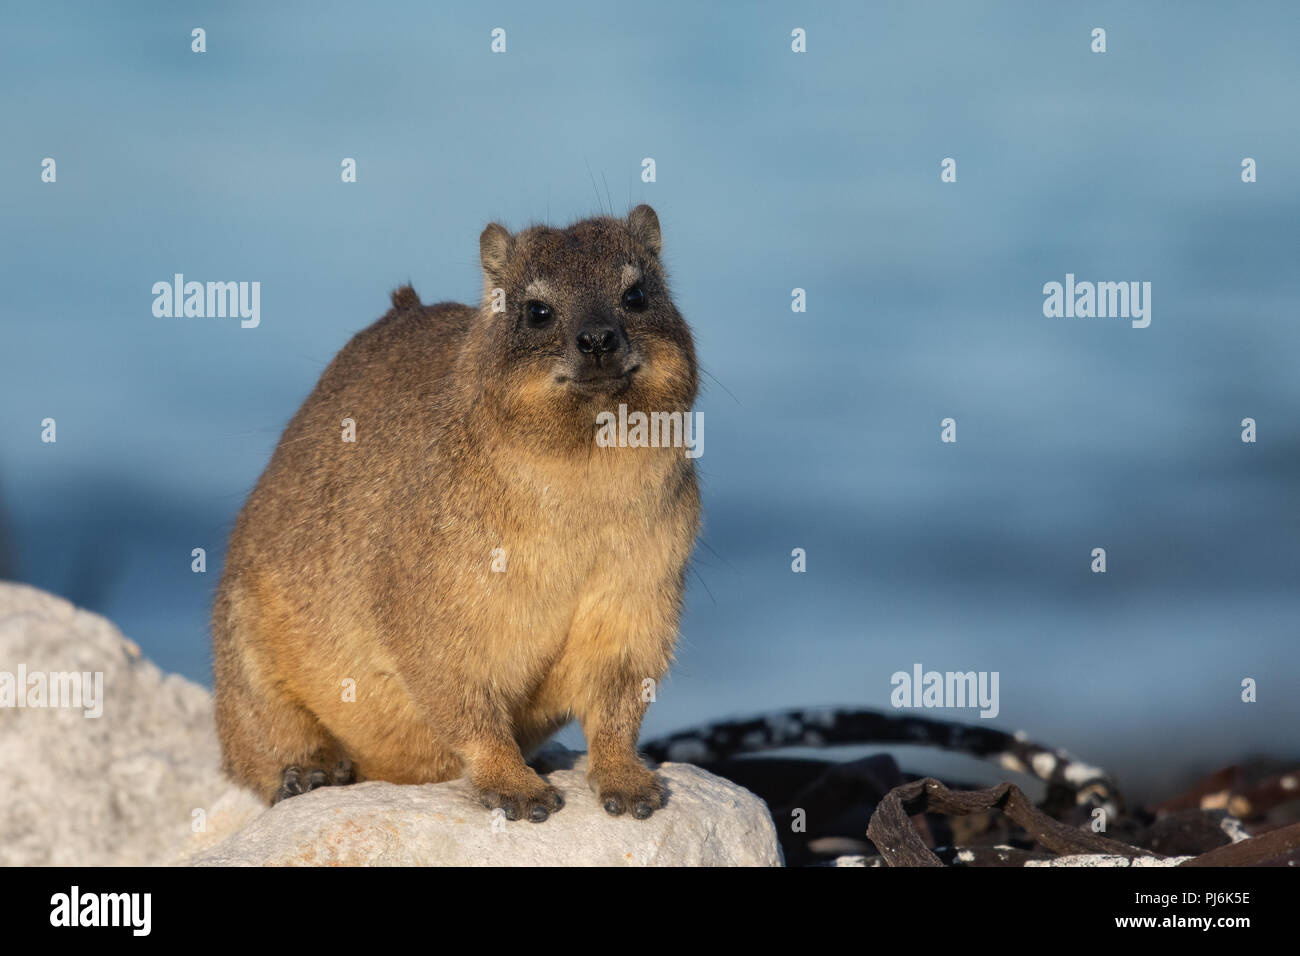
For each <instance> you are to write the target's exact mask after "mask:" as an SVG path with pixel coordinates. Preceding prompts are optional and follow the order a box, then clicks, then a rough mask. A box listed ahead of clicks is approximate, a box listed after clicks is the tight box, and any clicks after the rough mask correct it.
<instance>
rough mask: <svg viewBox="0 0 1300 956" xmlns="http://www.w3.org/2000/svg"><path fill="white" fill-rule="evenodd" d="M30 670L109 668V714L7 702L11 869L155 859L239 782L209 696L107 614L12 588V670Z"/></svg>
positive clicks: (2, 838) (3, 645)
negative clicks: (226, 774) (199, 811)
mask: <svg viewBox="0 0 1300 956" xmlns="http://www.w3.org/2000/svg"><path fill="white" fill-rule="evenodd" d="M24 666H25V668H26V672H27V673H28V674H29V675H30V674H34V673H37V672H40V673H42V674H50V673H66V672H73V671H76V672H89V673H91V674H94V673H96V672H99V673H102V674H103V697H104V700H103V713H102V715H101V716H99V717H87V716H86V715H85V711H86V708H85V707H81V708H70V707H57V708H56V707H38V708H33V707H17V706H0V767H3V768H4V779H3V782H2V783H0V864H3V865H8V866H17V865H27V866H30V865H61V866H100V865H110V864H116V865H133V864H134V865H139V864H144V863H149V862H151V861H153V860H156V859H158V858H159V857H160V856H162V855H164V854H165V853H167V852H168V850H169V849H170V848H172V847H174V846H175V845H176V844H177V843H178V842H180V841H183V840H185V839H186V838H187V837H188V836H189V834H190V829H191V827H190V821H191V815H192V812H193V810H194V809H195V808H201V807H204V806H206V805H207V804H206V801H208V800H211V799H212V798H213V796H214V795H216V794H219V793H221V792H222V791H224V790H225V789H226V788H227V787H228V786H229V785H228V784H227V783H226V782H225V781H224V780H223V779H222V778H221V775H220V773H219V772H218V770H217V760H218V756H217V741H216V736H215V733H214V731H213V727H212V702H211V698H210V696H209V694H208V692H207V691H206V690H204V689H203V688H202V687H200V686H199V685H198V684H195V683H192V682H191V681H187V680H185V679H184V678H182V677H177V676H176V675H174V674H164V673H163V672H162V671H160V670H159V669H158V668H157V667H156V666H155V665H154V664H152V663H150V662H149V661H148V660H146V659H145V658H144V657H142V656H141V654H140V649H139V648H138V647H136V645H135V644H133V643H131V642H130V641H128V640H127V639H126V638H124V637H123V636H122V634H121V633H120V632H119V631H118V630H117V628H115V627H114V626H113V625H112V624H111V623H110V622H109V621H107V620H105V619H104V618H102V617H100V616H99V615H97V614H91V613H90V612H88V611H82V610H79V609H78V608H76V607H74V606H73V605H72V604H69V603H68V602H67V601H65V600H63V599H62V598H58V597H55V596H53V595H50V594H46V593H45V592H43V591H39V590H37V589H36V588H32V587H27V586H26V585H21V584H11V583H7V582H0V672H3V673H7V674H11V675H14V677H15V678H16V677H17V676H18V674H19V670H20V668H21V667H24ZM3 673H0V681H3V680H4V677H3ZM14 683H16V681H14ZM10 687H11V688H12V687H13V684H10ZM24 689H25V688H23V687H17V688H16V690H17V692H18V693H19V694H22V693H23V691H24ZM47 700H48V698H47Z"/></svg>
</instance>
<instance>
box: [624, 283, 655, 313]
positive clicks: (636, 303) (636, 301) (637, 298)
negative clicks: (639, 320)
mask: <svg viewBox="0 0 1300 956" xmlns="http://www.w3.org/2000/svg"><path fill="white" fill-rule="evenodd" d="M649 304H650V299H649V298H648V297H647V296H646V294H645V289H643V288H641V286H639V285H634V286H632V287H631V288H629V289H628V290H627V291H626V292H624V293H623V308H625V309H627V310H628V311H629V312H644V311H645V309H646V306H648V305H649Z"/></svg>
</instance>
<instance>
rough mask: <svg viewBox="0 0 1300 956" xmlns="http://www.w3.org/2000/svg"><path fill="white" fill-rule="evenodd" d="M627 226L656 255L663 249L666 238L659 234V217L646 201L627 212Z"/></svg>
mask: <svg viewBox="0 0 1300 956" xmlns="http://www.w3.org/2000/svg"><path fill="white" fill-rule="evenodd" d="M627 227H628V229H629V230H631V232H632V235H633V236H634V237H636V239H637V240H638V241H639V242H640V243H641V244H642V245H643V246H645V247H646V248H647V249H649V250H650V251H651V252H652V253H653V254H654V255H656V256H657V255H659V253H660V252H661V251H663V247H664V240H663V236H661V235H660V234H659V217H658V216H656V215H655V211H654V210H653V209H651V208H650V207H649V206H647V205H646V204H645V203H642V204H641V205H639V206H637V207H636V208H635V209H633V210H632V211H631V212H630V213H628V214H627Z"/></svg>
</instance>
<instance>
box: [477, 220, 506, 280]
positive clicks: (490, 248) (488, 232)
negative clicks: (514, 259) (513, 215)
mask: <svg viewBox="0 0 1300 956" xmlns="http://www.w3.org/2000/svg"><path fill="white" fill-rule="evenodd" d="M514 245H515V240H514V237H513V236H511V235H510V233H508V232H506V227H505V226H503V225H501V224H500V223H498V222H490V223H488V224H487V228H486V229H484V230H483V234H482V235H481V236H479V237H478V253H479V258H480V259H482V261H483V273H484V274H485V275H489V276H500V275H501V274H502V273H504V272H505V269H506V262H507V260H509V258H510V250H511V249H513V248H514Z"/></svg>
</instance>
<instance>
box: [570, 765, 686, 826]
mask: <svg viewBox="0 0 1300 956" xmlns="http://www.w3.org/2000/svg"><path fill="white" fill-rule="evenodd" d="M588 780H589V782H590V783H591V788H592V789H593V790H595V791H596V793H597V794H598V795H599V798H600V805H601V806H602V807H604V808H605V812H606V813H608V814H610V815H611V816H619V815H620V814H623V813H627V812H629V811H630V812H631V814H632V816H634V817H636V818H637V819H638V820H644V819H646V818H647V817H649V816H650V815H651V814H652V813H654V812H655V811H656V810H658V809H660V808H661V807H663V806H664V804H666V803H667V802H668V791H667V790H666V789H665V788H664V785H663V784H662V783H660V782H659V778H658V777H656V776H655V775H654V774H653V773H651V772H650V771H649V770H647V769H646V768H645V766H644V765H642V764H641V762H640V761H636V762H631V763H627V764H624V765H621V766H619V767H617V768H614V769H606V770H604V771H592V772H591V773H590V774H589V775H588Z"/></svg>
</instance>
